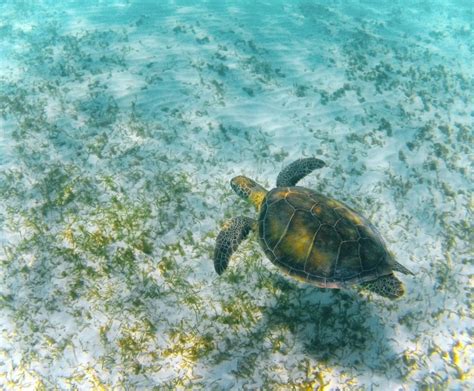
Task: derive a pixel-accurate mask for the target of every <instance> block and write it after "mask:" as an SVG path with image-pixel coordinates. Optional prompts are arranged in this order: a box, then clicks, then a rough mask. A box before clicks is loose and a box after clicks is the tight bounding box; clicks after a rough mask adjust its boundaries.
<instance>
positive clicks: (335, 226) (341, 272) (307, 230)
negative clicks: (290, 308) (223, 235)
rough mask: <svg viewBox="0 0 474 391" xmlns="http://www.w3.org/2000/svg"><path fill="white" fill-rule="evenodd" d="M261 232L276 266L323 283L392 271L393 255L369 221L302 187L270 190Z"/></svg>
mask: <svg viewBox="0 0 474 391" xmlns="http://www.w3.org/2000/svg"><path fill="white" fill-rule="evenodd" d="M258 230H259V237H260V243H261V245H262V247H263V250H264V251H265V254H266V255H267V256H268V258H269V259H270V260H271V261H272V262H273V263H274V264H275V265H277V266H279V267H280V268H282V269H283V270H284V271H285V272H287V273H288V274H290V275H292V276H293V277H296V278H298V279H301V280H304V281H306V282H311V283H313V284H315V285H317V286H320V287H324V288H341V287H346V286H350V285H353V284H359V283H362V282H365V281H371V280H375V279H377V278H378V277H380V276H383V275H388V274H391V273H392V266H391V256H390V255H389V253H388V251H387V249H386V247H385V244H384V242H383V239H382V238H381V236H380V234H379V233H378V232H377V231H376V229H375V227H374V226H373V225H372V224H370V223H369V222H368V221H367V219H365V218H364V217H362V216H361V215H360V214H358V213H357V212H355V211H354V210H353V209H351V208H350V207H349V206H347V205H345V204H343V203H342V202H340V201H336V200H334V199H332V198H328V197H326V196H324V195H321V194H318V193H316V192H314V191H312V190H309V189H306V188H304V187H299V186H295V187H277V188H275V189H273V190H271V191H269V192H268V193H267V195H266V197H265V199H264V201H263V203H262V207H261V209H260V214H259V221H258Z"/></svg>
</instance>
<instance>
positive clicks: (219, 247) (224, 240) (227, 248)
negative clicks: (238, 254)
mask: <svg viewBox="0 0 474 391" xmlns="http://www.w3.org/2000/svg"><path fill="white" fill-rule="evenodd" d="M255 224H256V221H255V220H254V219H251V218H249V217H243V216H239V217H235V218H233V219H231V220H229V221H228V222H226V223H225V225H224V228H222V231H221V232H219V235H217V240H216V248H215V249H214V269H215V270H216V273H217V274H219V275H221V274H222V273H223V272H224V270H225V269H227V265H228V264H229V259H230V257H231V255H232V254H233V253H234V251H235V250H237V247H239V244H240V243H241V242H242V241H243V240H244V239H245V238H246V237H247V236H248V234H249V232H250V231H251V230H252V229H253V227H254V226H255Z"/></svg>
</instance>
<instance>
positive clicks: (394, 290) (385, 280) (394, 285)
mask: <svg viewBox="0 0 474 391" xmlns="http://www.w3.org/2000/svg"><path fill="white" fill-rule="evenodd" d="M361 285H362V287H363V288H365V289H367V290H369V291H371V292H374V293H377V294H378V295H380V296H384V297H388V298H389V299H398V298H399V297H401V296H403V294H404V293H405V288H404V287H403V284H402V282H401V281H400V280H399V279H398V278H397V277H395V276H394V275H393V274H389V275H386V276H382V277H379V278H377V279H376V280H373V281H369V282H364V283H363V284H361Z"/></svg>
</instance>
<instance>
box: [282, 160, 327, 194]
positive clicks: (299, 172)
mask: <svg viewBox="0 0 474 391" xmlns="http://www.w3.org/2000/svg"><path fill="white" fill-rule="evenodd" d="M325 165H326V163H324V162H323V161H322V160H319V159H316V158H314V157H309V158H305V159H298V160H296V161H294V162H293V163H291V164H289V165H288V166H286V167H285V168H284V169H283V170H281V172H280V174H278V178H277V183H276V184H277V187H286V186H295V185H296V184H297V183H298V181H299V180H300V179H302V178H304V177H305V176H306V175H308V174H309V173H310V172H312V171H313V170H316V169H317V168H321V167H324V166H325Z"/></svg>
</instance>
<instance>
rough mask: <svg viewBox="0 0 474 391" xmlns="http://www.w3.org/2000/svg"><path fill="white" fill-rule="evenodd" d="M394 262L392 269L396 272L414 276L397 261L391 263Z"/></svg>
mask: <svg viewBox="0 0 474 391" xmlns="http://www.w3.org/2000/svg"><path fill="white" fill-rule="evenodd" d="M393 262H394V265H393V266H392V269H393V270H395V271H397V272H400V273H403V274H410V275H412V276H414V275H415V274H414V273H413V272H411V271H410V270H408V269H407V268H406V267H405V266H403V265H402V264H401V263H398V262H397V261H395V260H394V261H393Z"/></svg>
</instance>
